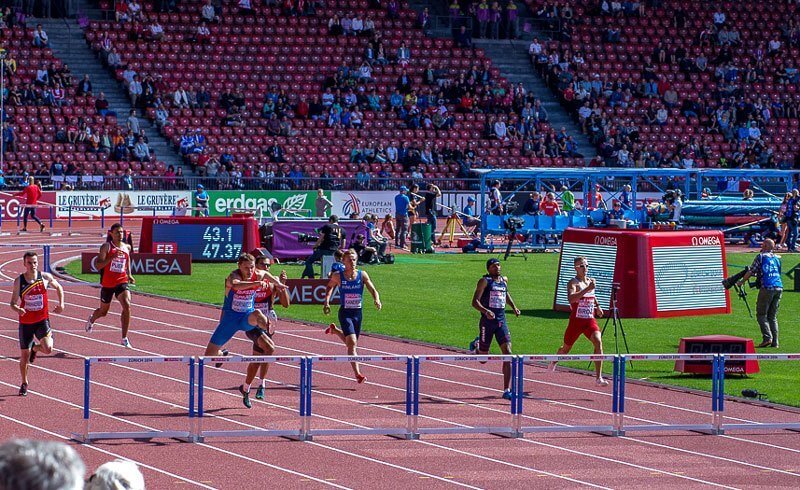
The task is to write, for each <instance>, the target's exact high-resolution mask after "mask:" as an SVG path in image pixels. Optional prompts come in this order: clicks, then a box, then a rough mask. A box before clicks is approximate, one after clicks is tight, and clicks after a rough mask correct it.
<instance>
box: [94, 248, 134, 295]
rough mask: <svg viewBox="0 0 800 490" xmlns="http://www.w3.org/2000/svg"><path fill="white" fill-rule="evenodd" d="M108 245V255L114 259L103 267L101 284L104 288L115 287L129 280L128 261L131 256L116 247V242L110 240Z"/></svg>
mask: <svg viewBox="0 0 800 490" xmlns="http://www.w3.org/2000/svg"><path fill="white" fill-rule="evenodd" d="M108 245H109V249H108V256H109V257H112V259H111V262H109V263H108V264H106V266H105V267H103V276H102V279H101V280H100V285H101V286H103V287H104V288H114V287H117V286H119V285H120V284H125V283H127V282H128V263H129V262H130V260H131V256H130V255H129V254H128V252H126V251H125V250H123V249H121V248H117V247H115V246H114V242H108Z"/></svg>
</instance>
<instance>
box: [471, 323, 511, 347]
mask: <svg viewBox="0 0 800 490" xmlns="http://www.w3.org/2000/svg"><path fill="white" fill-rule="evenodd" d="M478 326H479V327H480V330H479V337H480V339H479V342H480V343H479V345H478V350H479V351H481V352H489V348H490V347H491V346H492V339H495V340H497V345H503V344H507V343H509V342H511V332H509V331H508V323H506V319H505V318H503V319H500V320H498V319H494V320H489V319H488V318H486V317H485V316H483V315H481V321H480V323H479V324H478Z"/></svg>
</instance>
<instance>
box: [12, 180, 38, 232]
mask: <svg viewBox="0 0 800 490" xmlns="http://www.w3.org/2000/svg"><path fill="white" fill-rule="evenodd" d="M14 197H24V198H25V206H24V207H23V211H22V230H20V231H28V216H30V217H31V218H33V220H34V221H35V222H37V223H39V231H44V225H43V224H42V221H41V220H40V219H39V218H38V217H37V216H36V205H37V204H38V203H39V199H41V198H42V190H41V189H40V188H39V186H38V185H37V184H36V182H35V181H34V179H33V177H28V185H26V186H25V188H24V189H22V190H21V191H19V192H17V193H16V194H14Z"/></svg>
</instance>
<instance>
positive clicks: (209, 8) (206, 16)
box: [200, 0, 220, 24]
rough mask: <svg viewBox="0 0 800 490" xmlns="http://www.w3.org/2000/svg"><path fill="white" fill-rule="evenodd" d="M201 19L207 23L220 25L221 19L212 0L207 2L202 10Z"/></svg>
mask: <svg viewBox="0 0 800 490" xmlns="http://www.w3.org/2000/svg"><path fill="white" fill-rule="evenodd" d="M200 17H202V19H203V20H205V21H206V22H213V23H215V24H219V22H220V18H219V16H217V12H216V10H215V9H214V5H213V4H212V3H211V0H206V3H205V4H204V5H203V7H202V8H201V9H200Z"/></svg>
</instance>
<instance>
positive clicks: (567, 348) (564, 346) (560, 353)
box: [547, 343, 573, 371]
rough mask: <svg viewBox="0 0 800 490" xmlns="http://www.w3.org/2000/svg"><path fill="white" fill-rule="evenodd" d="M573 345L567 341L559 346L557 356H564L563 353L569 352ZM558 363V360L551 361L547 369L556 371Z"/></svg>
mask: <svg viewBox="0 0 800 490" xmlns="http://www.w3.org/2000/svg"><path fill="white" fill-rule="evenodd" d="M572 346H573V344H566V343H565V344H561V347H559V348H558V350H557V351H556V355H557V356H563V355H566V354H569V351H571V350H572ZM556 364H558V362H556V361H553V362H551V363H550V365H549V366H547V369H548V370H550V371H555V370H556Z"/></svg>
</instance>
